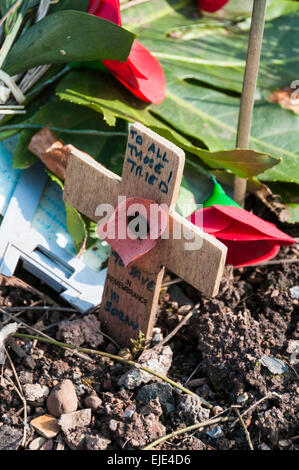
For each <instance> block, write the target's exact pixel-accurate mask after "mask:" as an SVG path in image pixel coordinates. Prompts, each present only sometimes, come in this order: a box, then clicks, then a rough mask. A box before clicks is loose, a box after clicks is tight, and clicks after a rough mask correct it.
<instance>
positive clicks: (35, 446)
mask: <svg viewBox="0 0 299 470" xmlns="http://www.w3.org/2000/svg"><path fill="white" fill-rule="evenodd" d="M45 442H47V439H45V438H44V437H37V438H36V439H33V441H31V442H30V444H29V449H30V450H39V449H40V448H41V446H42V445H43V444H44V443H45Z"/></svg>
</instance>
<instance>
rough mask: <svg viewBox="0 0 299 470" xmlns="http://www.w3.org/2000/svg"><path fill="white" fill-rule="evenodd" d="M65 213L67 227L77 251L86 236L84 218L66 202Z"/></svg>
mask: <svg viewBox="0 0 299 470" xmlns="http://www.w3.org/2000/svg"><path fill="white" fill-rule="evenodd" d="M65 215H66V226H67V229H68V231H69V232H70V234H71V236H72V238H73V240H74V243H75V247H76V250H77V251H79V250H80V249H81V248H82V246H83V244H84V242H85V240H86V238H87V230H86V226H85V223H84V220H83V218H82V216H81V214H80V213H79V212H78V211H77V210H76V209H75V208H74V207H72V206H70V205H69V204H67V203H65Z"/></svg>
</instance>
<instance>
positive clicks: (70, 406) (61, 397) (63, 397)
mask: <svg viewBox="0 0 299 470" xmlns="http://www.w3.org/2000/svg"><path fill="white" fill-rule="evenodd" d="M47 408H48V411H49V413H51V414H52V415H54V416H56V417H57V418H59V417H60V416H61V415H62V414H65V413H72V412H73V411H76V409H77V408H78V399H77V395H76V390H75V387H74V385H73V382H72V381H71V380H69V379H66V380H63V381H62V382H60V383H58V384H57V385H55V387H54V388H53V389H52V390H51V393H50V395H49V397H48V400H47Z"/></svg>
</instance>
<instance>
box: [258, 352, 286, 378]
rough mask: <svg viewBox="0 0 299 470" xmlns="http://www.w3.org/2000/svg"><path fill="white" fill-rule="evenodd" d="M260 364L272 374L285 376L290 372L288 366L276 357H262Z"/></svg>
mask: <svg viewBox="0 0 299 470" xmlns="http://www.w3.org/2000/svg"><path fill="white" fill-rule="evenodd" d="M259 362H260V363H261V364H262V365H263V366H264V367H266V368H267V369H268V370H269V371H270V372H271V374H283V373H284V372H286V371H287V370H288V368H289V367H288V366H287V365H286V364H285V363H284V362H283V361H281V360H280V359H275V358H274V357H269V356H262V357H261V358H260V360H259Z"/></svg>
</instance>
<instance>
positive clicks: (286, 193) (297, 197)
mask: <svg viewBox="0 0 299 470" xmlns="http://www.w3.org/2000/svg"><path fill="white" fill-rule="evenodd" d="M269 187H270V189H271V191H272V193H273V194H280V196H281V199H282V203H283V204H284V205H285V209H286V210H284V211H283V214H279V218H280V220H281V221H282V222H287V223H289V224H295V223H296V224H298V223H299V186H298V185H296V184H292V183H270V184H269Z"/></svg>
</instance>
